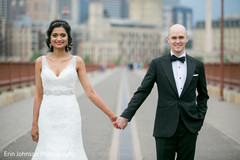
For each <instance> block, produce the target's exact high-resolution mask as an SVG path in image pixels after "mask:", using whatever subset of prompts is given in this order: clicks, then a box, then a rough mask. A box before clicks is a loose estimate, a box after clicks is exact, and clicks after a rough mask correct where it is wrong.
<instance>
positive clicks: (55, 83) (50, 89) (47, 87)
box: [41, 56, 78, 95]
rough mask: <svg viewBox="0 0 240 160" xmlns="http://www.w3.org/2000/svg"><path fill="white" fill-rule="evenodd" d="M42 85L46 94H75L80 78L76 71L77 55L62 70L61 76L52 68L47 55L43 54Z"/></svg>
mask: <svg viewBox="0 0 240 160" xmlns="http://www.w3.org/2000/svg"><path fill="white" fill-rule="evenodd" d="M41 78H42V85H43V92H44V95H71V94H74V90H75V84H76V81H77V79H78V76H77V72H76V56H73V57H72V59H71V60H70V62H69V64H68V65H67V66H66V68H64V69H63V70H62V72H61V73H60V74H59V76H56V75H55V73H54V72H53V71H52V70H51V68H50V67H49V65H48V62H47V59H46V56H42V72H41Z"/></svg>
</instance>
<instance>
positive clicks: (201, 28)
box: [191, 15, 240, 62]
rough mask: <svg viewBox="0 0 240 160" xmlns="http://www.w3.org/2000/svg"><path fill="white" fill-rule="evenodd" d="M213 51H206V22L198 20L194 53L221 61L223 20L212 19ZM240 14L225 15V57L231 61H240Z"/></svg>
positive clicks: (211, 60) (207, 58)
mask: <svg viewBox="0 0 240 160" xmlns="http://www.w3.org/2000/svg"><path fill="white" fill-rule="evenodd" d="M211 24H212V37H214V41H213V42H212V46H211V48H212V52H211V54H208V53H206V52H205V48H206V43H205V40H206V36H207V35H206V34H205V32H206V30H205V28H206V23H205V22H204V21H199V22H197V25H196V27H195V28H194V29H193V40H194V41H193V52H191V53H193V54H195V55H196V56H201V57H203V60H204V61H208V62H220V55H219V53H220V47H221V46H220V44H221V43H220V40H221V35H220V34H221V32H220V30H221V21H220V19H218V20H213V21H212V23H211ZM239 44H240V15H238V16H235V17H234V16H228V17H227V16H225V17H224V53H225V54H224V59H225V61H230V62H240V45H239Z"/></svg>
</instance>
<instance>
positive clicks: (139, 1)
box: [129, 0, 162, 26]
mask: <svg viewBox="0 0 240 160" xmlns="http://www.w3.org/2000/svg"><path fill="white" fill-rule="evenodd" d="M129 8H130V9H129V12H130V13H129V15H130V16H129V17H130V19H131V20H133V21H140V22H142V23H144V24H150V25H157V26H162V0H131V1H130V7H129Z"/></svg>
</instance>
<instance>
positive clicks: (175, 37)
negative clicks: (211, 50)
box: [167, 26, 188, 56]
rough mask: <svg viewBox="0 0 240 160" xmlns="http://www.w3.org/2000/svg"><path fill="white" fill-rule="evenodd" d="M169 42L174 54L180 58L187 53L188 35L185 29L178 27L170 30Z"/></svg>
mask: <svg viewBox="0 0 240 160" xmlns="http://www.w3.org/2000/svg"><path fill="white" fill-rule="evenodd" d="M167 40H168V43H169V44H170V46H171V50H172V52H173V53H174V54H176V55H179V56H180V55H181V54H183V53H184V51H185V45H186V43H187V42H188V35H187V33H186V31H185V29H184V28H182V27H181V26H180V27H178V26H176V27H173V28H171V29H170V31H169V35H168V36H167Z"/></svg>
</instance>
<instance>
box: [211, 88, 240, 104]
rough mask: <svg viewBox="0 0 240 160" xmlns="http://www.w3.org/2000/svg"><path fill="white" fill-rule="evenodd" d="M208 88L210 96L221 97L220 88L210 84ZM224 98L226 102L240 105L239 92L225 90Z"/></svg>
mask: <svg viewBox="0 0 240 160" xmlns="http://www.w3.org/2000/svg"><path fill="white" fill-rule="evenodd" d="M207 88H208V93H209V94H210V95H214V96H218V97H220V86H214V85H209V84H208V87H207ZM223 98H224V100H225V101H229V102H233V103H235V104H238V105H240V92H238V91H237V90H232V89H228V88H224V90H223Z"/></svg>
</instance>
